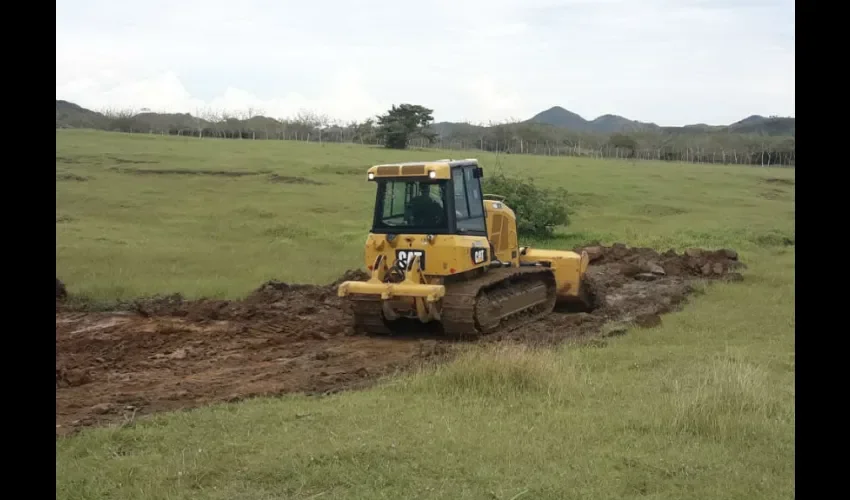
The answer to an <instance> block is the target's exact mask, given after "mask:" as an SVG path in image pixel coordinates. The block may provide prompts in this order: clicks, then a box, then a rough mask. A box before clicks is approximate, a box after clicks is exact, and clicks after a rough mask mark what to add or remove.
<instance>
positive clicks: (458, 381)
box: [56, 131, 794, 499]
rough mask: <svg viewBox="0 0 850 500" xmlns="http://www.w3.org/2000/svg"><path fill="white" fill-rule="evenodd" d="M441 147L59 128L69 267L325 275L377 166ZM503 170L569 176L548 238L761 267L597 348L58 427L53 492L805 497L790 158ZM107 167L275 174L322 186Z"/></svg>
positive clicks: (339, 266)
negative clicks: (557, 224) (798, 478)
mask: <svg viewBox="0 0 850 500" xmlns="http://www.w3.org/2000/svg"><path fill="white" fill-rule="evenodd" d="M446 156H452V155H451V154H448V153H443V152H413V151H412V152H390V151H383V150H380V149H371V148H361V147H355V146H344V145H326V146H324V147H320V146H317V145H315V144H299V143H289V142H265V141H262V142H261V141H257V142H252V141H243V142H235V141H227V142H224V141H212V140H210V141H207V140H204V141H197V140H182V139H175V138H170V139H169V138H159V137H145V136H140V135H136V136H125V135H118V134H105V133H91V132H75V131H57V226H56V227H57V275H58V276H59V277H60V278H61V279H63V280H66V281H67V283H68V285H69V289H70V291H71V292H72V293H83V294H86V295H89V296H91V297H93V298H98V299H104V298H112V297H115V296H124V297H127V296H133V295H138V294H149V293H157V292H173V291H179V292H183V293H186V294H188V295H192V296H198V295H218V296H239V295H242V294H245V293H246V292H248V291H250V290H251V289H253V288H255V287H256V286H257V285H259V284H260V283H261V282H262V281H264V280H266V279H270V278H278V279H283V280H289V281H302V282H310V281H312V282H327V281H329V280H331V279H333V278H334V277H336V276H338V275H339V274H340V273H341V272H342V271H343V270H345V269H347V268H351V267H355V266H359V265H360V260H361V259H360V252H361V246H362V239H363V237H364V236H365V231H366V228H367V225H368V216H369V214H370V210H371V203H370V202H371V196H372V186H371V185H369V184H367V183H366V182H365V181H364V178H363V171H364V169H365V167H366V166H367V165H370V164H373V163H377V162H383V161H390V160H400V159H416V158H423V157H424V158H432V157H446ZM453 156H458V154H457V153H456V152H455V153H454V155H453ZM477 156H478V157H479V158H480V159H482V161H483V162H484V166H485V169H489V170H492V169H493V168H494V167H495V164H494V157H493V156H491V155H487V154H483V153H480V152H479V153H477ZM60 157H61V158H60ZM116 158H117V159H118V161H116ZM121 160H123V161H124V163H120V161H121ZM127 160H136V161H139V160H148V161H157V162H158V163H157V164H131V163H126V161H127ZM502 164H503V166H504V168H505V169H506V170H510V171H513V172H520V171H522V172H527V173H528V174H530V175H533V176H534V177H535V178H536V179H540V180H541V181H545V182H551V183H559V184H561V185H564V186H565V187H567V189H569V190H570V192H571V193H572V200H571V205H572V206H573V207H574V208H575V210H576V213H575V215H574V216H573V221H574V222H573V225H572V226H571V227H570V228H569V229H568V230H565V231H564V233H563V234H562V235H561V237H560V239H559V240H558V241H554V242H547V243H546V245H548V246H562V247H569V246H572V245H573V244H574V243H579V242H581V241H585V240H587V239H601V240H603V241H605V242H612V241H624V242H626V243H628V244H630V245H640V246H653V247H656V248H659V249H666V248H667V247H675V248H684V247H687V246H708V247H717V246H730V247H733V248H736V249H738V250H739V251H740V252H741V255H742V259H743V260H745V261H746V262H747V263H748V264H749V265H750V269H749V271H748V274H747V280H746V282H744V283H740V284H728V285H725V284H723V285H715V286H712V287H710V288H708V289H707V291H706V294H705V295H703V296H701V297H699V298H696V299H695V300H694V301H693V302H692V304H690V305H689V306H688V307H687V308H686V309H685V311H683V312H681V313H676V314H671V315H668V316H665V317H664V324H663V325H662V326H661V327H659V328H655V329H651V330H639V331H634V332H630V334H629V335H627V336H625V337H620V338H618V339H616V340H615V341H612V342H610V343H609V344H608V347H607V348H604V349H595V348H582V349H564V350H562V351H559V352H545V353H534V352H526V351H523V350H521V349H517V348H506V349H504V350H488V351H484V352H471V353H470V355H469V356H468V357H465V358H464V359H462V360H461V361H459V362H456V363H453V364H451V365H447V366H443V367H440V368H437V369H436V370H434V371H432V372H428V373H423V374H417V375H411V376H406V377H402V378H396V379H392V380H390V381H388V382H387V383H386V384H385V385H383V386H381V387H379V388H376V389H373V390H369V391H365V392H358V393H349V394H342V395H338V396H334V397H330V398H326V399H322V400H311V399H307V398H303V397H297V396H289V397H285V398H281V399H273V400H257V401H254V402H247V403H242V404H237V405H222V406H217V407H211V408H205V409H201V410H197V411H194V412H187V413H176V414H169V415H162V416H159V417H155V418H153V419H151V420H148V421H145V422H143V423H139V424H138V425H136V426H135V427H133V428H127V429H122V430H111V429H100V430H94V431H91V432H86V433H83V434H82V435H79V436H76V437H73V438H70V439H63V440H59V441H57V445H56V446H57V490H58V498H106V497H112V498H115V497H120V498H128V499H130V498H164V497H168V498H197V497H198V496H203V497H206V498H237V497H238V498H243V499H254V498H257V499H259V498H310V497H311V496H315V495H321V496H320V497H319V498H323V499H324V498H453V499H454V498H505V499H508V498H513V497H515V496H516V495H518V494H521V496H520V497H519V498H631V497H649V498H676V499H683V498H741V499H749V498H793V486H794V483H793V481H794V479H793V474H794V469H793V455H794V286H793V285H794V249H793V246H790V247H789V246H783V244H782V242H783V239H786V238H789V239H791V240H793V238H794V190H793V186H791V185H788V184H787V183H775V182H774V183H768V182H765V179H767V178H782V179H786V180H787V181H793V178H794V173H793V171H788V170H773V169H756V168H727V167H717V166H711V167H710V166H694V165H670V164H652V163H643V162H641V163H637V164H634V165H633V164H630V163H615V162H605V161H594V160H588V159H576V158H533V157H517V156H514V157H504V158H503V161H502ZM110 166H119V167H124V168H169V169H207V170H210V169H220V170H262V169H268V170H272V171H274V172H275V173H277V174H279V175H290V176H293V175H300V176H305V177H310V178H312V179H314V180H318V181H321V182H324V183H325V184H324V185H318V186H314V185H292V184H275V183H270V182H268V181H267V180H266V177H265V176H262V175H261V176H254V177H240V178H220V177H210V176H194V177H183V176H139V175H133V174H127V173H119V172H115V171H112V170H109V167H110ZM65 173H73V174H76V175H80V176H89V177H91V178H92V179H90V180H88V181H86V182H80V181H67V180H59V178H58V177H59V176H60V175H61V174H65ZM60 221H62V222H60ZM199 489H201V490H202V491H199Z"/></svg>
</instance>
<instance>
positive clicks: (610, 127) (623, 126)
mask: <svg viewBox="0 0 850 500" xmlns="http://www.w3.org/2000/svg"><path fill="white" fill-rule="evenodd" d="M528 121H530V122H532V123H542V124H545V125H553V126H556V127H565V128H571V129H573V130H577V131H581V132H597V133H603V134H610V133H613V132H629V131H636V130H647V129H653V130H657V129H659V128H660V127H659V126H658V125H656V124H654V123H643V122H638V121H634V120H629V119H628V118H623V117H622V116H618V115H602V116H600V117H598V118H596V119H594V120H585V119H584V118H582V117H581V116H580V115H578V114H576V113H573V112H572V111H569V110H567V109H564V108H562V107H560V106H554V107H552V108H549V109H547V110H546V111H541V112H540V113H537V114H536V115H534V116H533V117H531V119H530V120H528Z"/></svg>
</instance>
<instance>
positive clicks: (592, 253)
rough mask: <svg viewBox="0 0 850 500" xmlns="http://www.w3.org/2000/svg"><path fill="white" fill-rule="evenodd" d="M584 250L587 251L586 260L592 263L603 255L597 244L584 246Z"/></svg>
mask: <svg viewBox="0 0 850 500" xmlns="http://www.w3.org/2000/svg"><path fill="white" fill-rule="evenodd" d="M584 251H585V252H587V258H588V261H589V262H591V263H593V262H596V261H597V260H599V259H600V258H601V257H602V255H603V253H604V252H603V249H602V247H599V246H592V247H585V248H584Z"/></svg>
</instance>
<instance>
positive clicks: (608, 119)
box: [527, 106, 796, 135]
mask: <svg viewBox="0 0 850 500" xmlns="http://www.w3.org/2000/svg"><path fill="white" fill-rule="evenodd" d="M527 121H528V122H530V123H540V124H544V125H552V126H555V127H564V128H568V129H572V130H574V131H577V132H591V133H603V134H610V133H614V132H626V133H627V132H635V131H664V132H692V133H693V132H697V133H699V132H718V131H727V132H734V133H741V134H764V135H794V131H795V123H796V120H795V119H794V118H793V117H769V118H766V117H764V116H759V115H753V116H750V117H747V118H744V119H743V120H741V121H739V122H735V123H733V124H731V125H707V124H705V123H698V124H694V125H685V126H684V127H660V126H658V125H656V124H655V123H646V122H640V121H635V120H630V119H628V118H624V117H622V116H618V115H602V116H600V117H598V118H596V119H594V120H586V119H584V118H583V117H581V116H580V115H578V114H576V113H573V112H572V111H569V110H567V109H564V108H562V107H560V106H554V107H552V108H549V109H547V110H546V111H541V112H540V113H537V114H536V115H534V116H533V117H531V118H530V119H529V120H527Z"/></svg>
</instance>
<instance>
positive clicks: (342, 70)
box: [56, 0, 795, 125]
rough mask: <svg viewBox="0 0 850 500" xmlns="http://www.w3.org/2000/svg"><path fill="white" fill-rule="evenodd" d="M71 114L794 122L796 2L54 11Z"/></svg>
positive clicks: (469, 0) (154, 5)
mask: <svg viewBox="0 0 850 500" xmlns="http://www.w3.org/2000/svg"><path fill="white" fill-rule="evenodd" d="M56 38H57V42H56V44H57V45H56V49H57V55H56V97H57V99H66V100H69V101H73V102H76V103H78V104H80V105H82V106H86V107H90V108H96V109H99V108H104V107H118V108H128V107H129V108H135V109H139V108H143V107H147V108H151V109H156V110H162V111H173V112H176V111H179V112H196V111H197V110H198V109H206V108H213V109H218V110H231V111H232V110H235V109H241V110H244V109H246V108H248V107H251V108H255V109H260V110H263V111H264V112H265V113H266V114H268V115H271V116H278V117H283V116H291V115H293V114H295V113H297V112H298V111H299V110H302V109H310V110H312V111H315V112H319V113H325V114H328V115H331V116H333V117H335V118H338V119H341V120H352V119H363V118H366V117H368V116H371V115H375V114H378V113H381V112H383V111H384V110H385V109H386V108H388V107H389V106H390V105H391V104H394V103H396V104H397V103H400V102H411V103H416V104H422V105H425V106H428V107H431V108H433V109H434V110H435V117H436V118H437V119H438V120H459V119H466V120H471V121H476V122H486V121H489V120H502V119H506V118H509V117H515V118H527V117H529V116H531V115H533V114H534V113H537V112H538V111H541V110H543V109H545V108H548V107H550V106H554V105H560V106H564V107H566V108H567V109H570V110H572V111H575V112H577V113H579V114H582V115H583V116H585V117H586V118H594V117H596V116H598V115H600V114H604V113H616V114H620V115H624V116H627V117H629V118H633V119H639V120H645V121H655V122H658V123H661V124H665V125H681V124H685V123H694V122H709V123H729V122H731V121H735V120H738V119H740V118H743V117H745V116H747V115H750V114H755V113H758V114H783V115H785V114H793V113H794V97H795V81H794V62H795V59H794V4H793V2H791V1H790V0H781V1H767V0H741V1H739V2H737V3H735V2H730V1H729V0H705V1H701V0H642V1H641V2H635V1H626V0H592V1H591V0H561V1H558V0H512V1H509V0H489V1H487V0H465V1H464V0H430V1H425V2H417V3H415V4H409V3H405V2H398V1H396V0H363V1H361V2H343V1H340V0H325V1H324V2H313V3H305V2H295V1H280V0H278V1H272V0H266V1H260V0H242V1H240V2H238V3H233V2H229V1H227V2H225V1H223V0H204V1H201V0H184V1H182V2H169V1H165V0H150V1H148V2H145V4H142V5H139V4H133V5H130V4H126V5H125V4H124V3H121V2H110V1H106V0H76V1H74V2H73V3H72V2H71V1H70V0H58V1H57V22H56Z"/></svg>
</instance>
